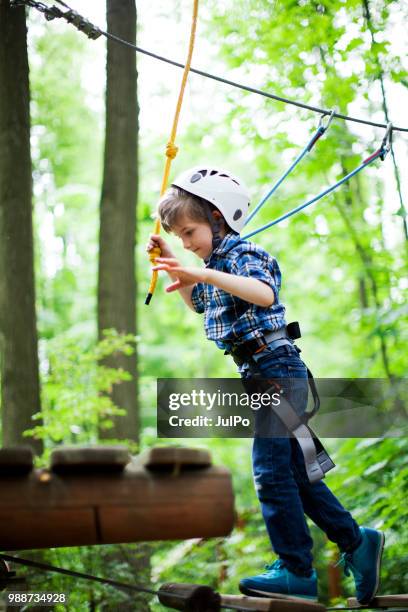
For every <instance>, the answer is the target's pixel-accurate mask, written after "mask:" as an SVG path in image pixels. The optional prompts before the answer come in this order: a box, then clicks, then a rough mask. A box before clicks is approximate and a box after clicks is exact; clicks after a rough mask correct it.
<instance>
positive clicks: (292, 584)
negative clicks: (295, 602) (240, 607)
mask: <svg viewBox="0 0 408 612" xmlns="http://www.w3.org/2000/svg"><path fill="white" fill-rule="evenodd" d="M265 569H266V570H267V571H266V572H264V573H263V574H259V576H252V578H243V579H242V580H241V582H240V583H239V590H240V591H241V593H243V594H244V595H261V596H264V597H273V596H275V597H276V596H279V595H286V596H289V597H301V598H303V599H313V600H317V577H316V572H315V570H313V572H312V574H311V576H309V577H304V576H297V575H296V574H293V573H292V572H291V571H289V570H288V568H287V567H286V566H285V564H284V562H283V561H281V560H278V561H275V562H274V563H272V565H266V566H265Z"/></svg>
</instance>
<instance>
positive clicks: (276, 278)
mask: <svg viewBox="0 0 408 612" xmlns="http://www.w3.org/2000/svg"><path fill="white" fill-rule="evenodd" d="M206 267H207V268H211V269H213V270H219V271H220V272H227V273H229V274H236V275H237V276H250V277H251V278H256V279H258V280H260V281H262V282H264V283H266V284H267V285H268V286H269V287H271V289H272V290H273V293H274V296H275V301H274V303H273V304H272V306H269V307H263V306H256V305H255V304H251V303H250V302H246V301H244V300H242V299H240V298H238V297H235V296H234V295H231V294H230V293H227V292H226V291H223V290H222V289H218V288H217V287H214V285H208V284H205V283H197V284H196V285H195V286H194V288H193V292H192V295H191V301H192V303H193V307H194V310H195V311H196V312H198V313H204V327H205V332H206V335H207V338H208V339H209V340H213V341H214V342H215V343H216V344H217V346H218V347H219V348H221V349H229V348H231V346H232V345H237V344H242V343H244V342H248V341H249V340H253V339H262V335H263V333H265V332H268V331H276V330H278V329H280V328H281V327H284V326H285V325H286V321H285V307H284V306H283V304H281V303H280V302H279V289H280V286H281V273H280V270H279V266H278V263H277V261H276V259H275V258H274V257H272V256H271V255H269V253H267V252H266V251H265V250H264V249H262V248H261V247H259V246H258V245H256V244H253V243H252V242H247V241H246V240H242V239H241V238H240V237H239V235H238V234H236V233H235V232H232V231H230V232H229V233H227V234H226V235H225V237H224V239H223V240H222V242H221V243H220V244H219V246H218V247H217V248H216V249H214V251H213V252H212V253H211V256H210V258H209V260H208V261H207V263H206Z"/></svg>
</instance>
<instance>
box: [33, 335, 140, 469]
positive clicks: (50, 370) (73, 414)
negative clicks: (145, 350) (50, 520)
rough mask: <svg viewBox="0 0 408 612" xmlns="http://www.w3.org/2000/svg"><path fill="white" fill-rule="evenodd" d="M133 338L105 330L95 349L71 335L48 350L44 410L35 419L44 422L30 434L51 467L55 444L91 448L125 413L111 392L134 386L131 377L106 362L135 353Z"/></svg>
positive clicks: (55, 341) (51, 342) (47, 346)
mask: <svg viewBox="0 0 408 612" xmlns="http://www.w3.org/2000/svg"><path fill="white" fill-rule="evenodd" d="M134 343H135V339H134V337H133V336H131V335H124V334H118V333H117V332H116V331H115V330H106V331H105V337H104V338H103V339H102V340H101V341H100V342H98V343H97V344H96V345H95V346H92V345H91V346H84V343H83V342H81V340H80V339H79V338H75V337H74V336H71V335H66V336H57V337H56V338H54V339H53V340H49V341H48V342H47V343H44V344H43V348H44V350H45V356H44V360H43V369H44V370H45V371H44V372H43V376H42V410H41V412H39V413H37V414H36V415H34V419H35V420H36V421H40V424H39V425H36V426H35V427H34V428H33V429H31V430H28V431H27V432H26V435H27V436H33V437H34V438H39V439H41V440H43V442H44V447H45V449H46V450H45V454H44V457H42V462H43V463H44V462H45V463H47V461H48V457H49V453H50V452H51V450H52V448H53V447H54V446H55V445H56V444H90V443H96V442H97V439H98V427H99V428H101V429H107V430H108V429H109V428H111V427H112V425H113V422H112V417H113V416H114V415H123V414H124V411H123V409H121V408H120V407H118V406H115V404H114V403H113V402H112V399H111V396H110V392H111V391H112V386H113V385H117V384H120V383H121V382H122V381H124V380H129V378H130V375H129V373H128V372H126V371H125V370H123V369H121V368H109V367H107V366H106V365H103V360H104V359H105V358H106V357H108V356H109V355H113V354H115V353H122V354H124V355H130V354H132V353H133V352H134V350H135V349H134Z"/></svg>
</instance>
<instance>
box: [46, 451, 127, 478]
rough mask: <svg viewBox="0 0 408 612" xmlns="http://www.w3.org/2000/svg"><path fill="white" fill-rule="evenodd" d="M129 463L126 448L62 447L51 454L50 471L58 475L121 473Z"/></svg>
mask: <svg viewBox="0 0 408 612" xmlns="http://www.w3.org/2000/svg"><path fill="white" fill-rule="evenodd" d="M130 461H131V456H130V453H129V451H128V449H127V448H126V446H121V445H116V446H64V447H62V448H56V449H54V450H53V451H52V453H51V470H52V471H53V472H58V473H59V474H62V473H65V474H68V473H69V472H71V473H78V474H85V473H88V472H96V471H102V472H108V471H110V472H115V471H119V472H120V471H122V470H123V469H124V467H125V466H126V465H127V464H128V463H129V462H130Z"/></svg>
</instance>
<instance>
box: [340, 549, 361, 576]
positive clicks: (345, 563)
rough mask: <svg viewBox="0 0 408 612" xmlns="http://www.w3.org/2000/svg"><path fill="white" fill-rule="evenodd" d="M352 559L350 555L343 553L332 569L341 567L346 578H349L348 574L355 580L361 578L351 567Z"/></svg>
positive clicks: (355, 569) (352, 566)
mask: <svg viewBox="0 0 408 612" xmlns="http://www.w3.org/2000/svg"><path fill="white" fill-rule="evenodd" d="M352 558H353V555H352V554H351V553H347V552H344V553H342V554H341V556H340V559H339V560H338V561H337V563H336V564H335V566H334V567H337V566H339V565H341V566H342V567H343V569H344V573H345V575H346V576H350V573H352V574H353V576H354V577H355V578H356V579H357V578H362V575H361V574H360V572H359V571H358V569H357V568H356V567H355V566H354V565H353V563H352Z"/></svg>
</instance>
